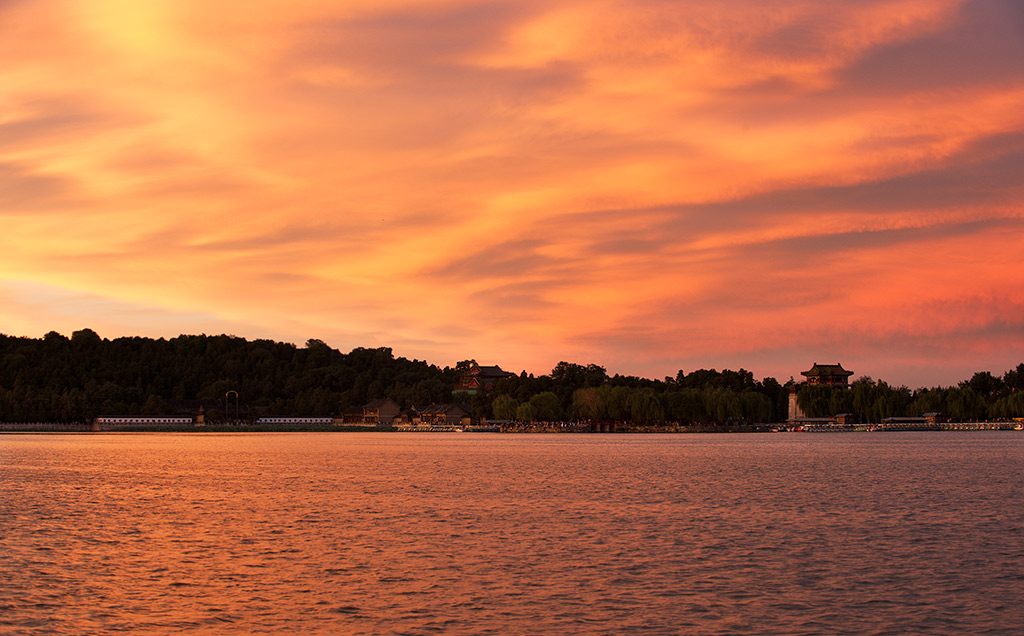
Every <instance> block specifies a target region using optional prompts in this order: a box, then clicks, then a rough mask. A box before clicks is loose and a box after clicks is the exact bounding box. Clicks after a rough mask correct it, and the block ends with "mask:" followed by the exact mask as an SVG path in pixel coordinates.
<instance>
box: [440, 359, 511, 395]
mask: <svg viewBox="0 0 1024 636" xmlns="http://www.w3.org/2000/svg"><path fill="white" fill-rule="evenodd" d="M511 375H513V374H511V373H509V372H507V371H502V369H501V367H499V366H493V367H482V366H480V365H479V364H474V365H473V366H472V367H470V368H469V369H468V370H466V371H464V372H463V373H462V375H460V376H459V383H458V384H456V385H455V388H454V389H453V392H456V393H469V394H471V395H476V394H477V393H483V392H484V391H486V390H487V387H489V386H490V385H491V384H493V383H494V382H496V381H497V380H501V379H502V378H507V377H509V376H511Z"/></svg>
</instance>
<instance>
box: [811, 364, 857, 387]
mask: <svg viewBox="0 0 1024 636" xmlns="http://www.w3.org/2000/svg"><path fill="white" fill-rule="evenodd" d="M800 375H802V376H804V377H806V378H807V384H817V385H821V386H847V385H848V384H849V380H850V376H851V375H853V371H847V370H846V369H844V368H843V365H841V364H818V363H817V362H815V363H814V366H812V367H811V368H810V370H809V371H802V372H801V373H800Z"/></svg>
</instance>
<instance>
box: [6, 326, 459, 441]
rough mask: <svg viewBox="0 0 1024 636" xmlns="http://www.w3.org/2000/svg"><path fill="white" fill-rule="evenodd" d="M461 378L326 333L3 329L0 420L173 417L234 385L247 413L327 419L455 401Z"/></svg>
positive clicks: (218, 399)
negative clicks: (105, 335)
mask: <svg viewBox="0 0 1024 636" xmlns="http://www.w3.org/2000/svg"><path fill="white" fill-rule="evenodd" d="M456 375H457V374H456V372H455V371H454V370H452V369H439V368H437V367H436V366H433V365H429V364H427V363H426V362H420V361H416V360H407V359H405V358H401V357H399V358H395V357H394V356H393V355H392V352H391V349H386V348H381V349H355V350H353V351H352V352H350V353H347V354H343V353H341V352H339V351H337V350H336V349H332V348H330V347H329V346H327V345H326V344H325V343H323V342H321V341H319V340H310V341H308V342H307V343H306V346H305V347H296V346H295V345H292V344H287V343H281V342H274V341H271V340H253V341H247V340H245V339H243V338H236V337H234V336H205V335H203V336H179V337H177V338H172V339H170V340H165V339H162V338H161V339H159V340H154V339H152V338H138V337H134V338H115V339H113V340H106V339H102V338H100V336H99V335H97V334H96V332H94V331H92V330H91V329H83V330H81V331H76V332H74V333H73V334H72V336H71V337H70V338H68V337H66V336H62V335H61V334H59V333H56V332H50V333H48V334H46V335H45V336H44V337H43V338H42V339H32V338H18V337H11V336H5V335H0V421H36V420H51V419H52V420H59V421H77V420H85V419H89V418H92V417H95V416H97V415H101V414H102V415H140V414H142V415H163V414H171V413H174V412H176V411H182V410H187V409H193V410H194V409H195V408H197V406H198V402H197V401H203V402H205V403H207V404H210V403H212V404H213V405H217V404H223V403H224V398H225V394H226V393H227V392H228V391H237V392H238V395H239V396H240V404H241V415H242V416H243V417H245V416H246V415H252V414H253V412H254V411H256V410H257V409H258V410H259V412H260V414H288V415H324V416H326V415H332V414H334V413H338V412H341V411H343V410H344V409H345V408H347V407H349V406H353V405H362V404H364V403H366V402H367V401H368V399H372V398H376V397H383V396H385V395H386V396H390V397H391V398H392V399H394V400H395V401H398V402H399V403H401V404H403V405H413V404H415V405H427V404H430V403H432V402H442V401H448V400H450V399H451V388H452V385H453V384H454V383H455V380H456ZM233 400H234V397H233V396H232V405H231V406H232V408H233V407H234V404H233ZM190 414H194V413H190Z"/></svg>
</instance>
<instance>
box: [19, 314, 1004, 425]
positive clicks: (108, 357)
mask: <svg viewBox="0 0 1024 636" xmlns="http://www.w3.org/2000/svg"><path fill="white" fill-rule="evenodd" d="M488 362H498V363H500V361H488ZM472 364H474V361H472V360H466V361H463V362H460V363H458V364H457V365H456V367H455V368H448V367H445V368H443V369H442V368H438V367H437V366H434V365H431V364H427V363H426V362H422V361H419V360H407V359H406V358H402V357H399V358H396V357H394V355H393V354H392V351H391V349H388V348H379V349H363V348H357V349H353V350H352V351H351V352H349V353H347V354H346V353H341V352H340V351H337V350H336V349H332V348H331V347H329V346H328V345H327V344H325V343H324V342H322V341H320V340H309V341H307V342H306V345H305V346H304V347H296V346H295V345H292V344H287V343H281V342H274V341H271V340H253V341H247V340H245V339H244V338H237V337H234V336H205V335H203V336H179V337H177V338H172V339H170V340H164V339H162V338H161V339H159V340H154V339H152V338H139V337H135V338H116V339H113V340H106V339H103V338H100V336H99V335H97V334H96V332H94V331H92V330H91V329H82V330H80V331H76V332H74V333H73V334H72V335H71V337H70V338H68V337H66V336H63V335H61V334H59V333H56V332H50V333H48V334H46V335H45V336H44V337H43V338H41V339H33V338H20V337H11V336H5V335H2V334H0V421H15V422H17V421H22V422H26V421H84V420H88V419H90V418H93V417H96V416H98V415H174V414H181V415H195V414H196V412H197V411H198V409H199V406H200V405H203V406H204V407H205V408H206V409H207V411H211V410H212V411H214V412H213V413H210V415H211V416H213V417H214V418H215V419H216V417H217V416H218V415H219V413H220V412H222V411H223V405H224V404H225V397H226V395H227V394H228V393H229V392H231V391H235V392H237V395H238V405H239V415H240V416H241V417H242V418H243V419H252V418H254V417H256V416H262V415H289V416H328V415H338V414H341V413H342V412H343V411H345V409H347V408H349V407H353V406H361V405H363V404H366V403H367V402H368V401H370V400H373V399H377V398H384V397H387V398H391V399H392V400H394V401H395V402H397V403H398V404H399V405H400V406H401V407H402V408H413V407H424V406H428V405H430V404H432V403H441V402H450V401H453V396H452V388H453V386H454V385H455V384H456V381H457V380H458V375H459V371H460V369H462V368H469V367H470V366H471V365H472ZM789 392H790V385H789V384H788V383H787V384H785V385H783V384H780V383H779V382H778V381H776V380H775V379H774V378H770V377H769V378H764V379H763V380H761V381H755V380H754V377H753V374H752V373H750V372H749V371H746V370H744V369H740V370H739V371H731V370H728V369H725V370H723V371H716V370H714V369H711V370H706V369H699V370H696V371H691V372H689V373H684V372H683V371H679V372H678V373H677V374H676V376H675V377H666V378H664V379H663V380H650V379H645V378H638V377H635V376H621V375H614V376H609V375H608V374H607V373H606V371H605V369H604V368H603V367H600V366H598V365H595V364H589V365H581V364H574V363H568V362H560V363H558V364H557V365H556V366H555V367H554V369H552V371H551V373H550V374H547V375H541V376H537V377H534V376H533V375H527V374H526V373H525V372H524V373H521V374H519V375H513V376H511V377H509V378H507V379H504V380H500V381H498V382H496V383H495V384H494V385H493V386H492V387H491V388H490V389H489V390H488V392H487V394H486V395H478V396H473V397H470V396H467V395H465V394H458V395H457V397H456V398H454V399H455V400H458V401H463V402H465V401H468V402H469V404H468V406H469V407H470V408H471V410H472V413H473V415H474V417H477V418H496V419H502V420H519V421H535V420H542V421H552V420H578V419H609V420H616V421H632V422H636V423H645V424H655V425H656V424H659V423H662V422H676V423H681V424H692V423H719V424H729V423H737V424H742V423H750V422H779V421H783V420H785V419H786V416H787V409H788V402H789ZM798 395H799V403H800V406H801V407H802V408H803V409H804V411H805V413H806V414H807V415H808V416H811V417H823V416H831V415H836V414H838V413H853V414H855V416H856V417H857V418H858V419H859V420H860V421H862V422H878V421H881V419H882V418H885V417H889V416H917V415H920V414H921V413H925V412H939V413H943V414H945V415H947V416H949V417H951V418H954V419H957V420H982V419H996V418H1008V417H1021V416H1024V364H1021V365H1019V366H1018V367H1017V368H1016V369H1013V370H1010V371H1007V372H1006V373H1005V374H1003V375H1001V376H994V375H992V374H991V373H990V372H988V371H982V372H978V373H975V374H974V376H973V377H972V378H970V379H969V380H965V381H963V382H961V383H959V385H958V386H956V387H948V388H941V387H940V388H931V389H916V390H911V389H908V388H907V387H896V386H891V385H889V384H887V383H886V382H884V381H875V380H872V379H871V378H867V377H861V378H859V379H857V380H855V381H854V382H853V383H852V385H851V386H850V387H849V388H835V389H833V388H828V387H819V386H807V385H802V386H800V387H799V394H798ZM234 406H235V404H234V395H233V394H232V397H231V400H230V403H229V408H230V409H231V410H233V409H234Z"/></svg>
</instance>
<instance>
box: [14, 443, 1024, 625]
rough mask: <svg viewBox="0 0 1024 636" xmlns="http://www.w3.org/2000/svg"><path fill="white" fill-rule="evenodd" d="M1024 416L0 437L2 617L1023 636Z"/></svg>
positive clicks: (18, 621) (60, 621)
mask: <svg viewBox="0 0 1024 636" xmlns="http://www.w3.org/2000/svg"><path fill="white" fill-rule="evenodd" d="M1022 466H1024V435H1020V434H1018V433H1009V432H1008V433H970V434H955V433H907V434H897V433H891V434H846V435H842V434H840V435H800V434H791V435H781V434H780V435H735V436H729V435H721V436H715V435H699V436H698V435H693V436H683V435H677V436H624V435H622V436H585V435H576V436H569V435H567V436H544V435H533V436H501V435H492V434H480V435H472V434H464V435H458V434H448V435H445V434H439V435H429V434H409V435H402V434H373V433H366V434H361V433H352V434H265V435H254V434H247V435H215V434H208V433H207V434H195V435H172V434H167V435H147V434H138V435H114V434H111V435H69V436H59V435H35V436H21V435H5V436H0V633H4V634H85V633H88V634H107V633H114V632H124V631H130V632H131V633H133V634H166V633H173V632H177V631H182V632H190V633H203V634H237V633H250V632H251V633H265V634H283V633H292V634H382V633H383V634H390V633H394V634H430V633H444V634H480V633H501V634H507V633H533V634H595V633H606V634H619V633H643V634H679V633H693V634H780V635H781V634H785V635H794V634H907V633H914V634H967V633H989V634H1017V633H1019V630H1020V625H1024V609H1022V603H1021V594H1022V592H1024V541H1022V539H1021V534H1020V533H1021V530H1022V528H1024V478H1022V473H1021V469H1022Z"/></svg>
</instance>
